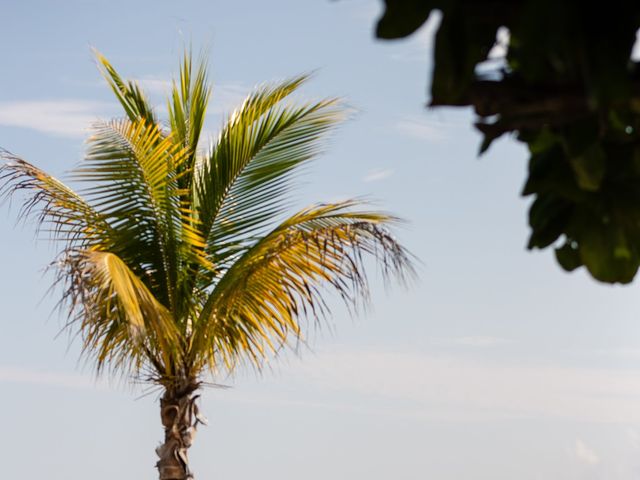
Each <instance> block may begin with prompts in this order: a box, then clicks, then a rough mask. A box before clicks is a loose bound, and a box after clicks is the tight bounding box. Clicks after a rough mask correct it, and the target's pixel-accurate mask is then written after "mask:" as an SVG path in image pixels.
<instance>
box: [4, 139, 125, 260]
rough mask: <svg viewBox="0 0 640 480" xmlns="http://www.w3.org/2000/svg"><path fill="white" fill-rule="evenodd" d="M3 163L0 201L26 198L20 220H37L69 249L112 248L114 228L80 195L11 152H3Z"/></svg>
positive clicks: (41, 226) (46, 231) (41, 227)
mask: <svg viewBox="0 0 640 480" xmlns="http://www.w3.org/2000/svg"><path fill="white" fill-rule="evenodd" d="M0 159H2V160H3V161H4V162H5V163H3V164H2V165H0V197H5V198H10V197H13V195H14V194H16V193H19V192H20V193H24V194H25V198H24V201H23V203H22V208H21V210H20V213H19V217H20V218H27V217H29V216H34V217H35V219H36V220H37V222H38V227H39V228H40V229H42V230H44V231H45V233H49V234H50V235H51V236H52V238H53V239H55V240H60V241H62V242H64V243H66V244H67V247H79V246H83V247H88V246H94V247H95V246H98V245H101V246H103V247H108V246H109V243H110V240H112V238H111V237H112V230H111V227H110V226H109V224H108V223H107V222H106V221H105V219H104V218H103V217H102V216H101V215H100V214H99V213H98V212H97V211H96V210H95V209H94V208H93V207H92V206H91V205H89V203H87V202H86V201H85V200H84V199H83V198H82V197H81V196H80V195H78V194H77V193H76V192H74V191H73V190H72V189H71V188H69V187H68V186H66V185H65V184H64V183H62V182H61V181H60V180H58V179H56V178H55V177H53V176H51V175H49V174H47V173H45V172H43V171H42V170H40V169H39V168H37V167H35V166H33V165H31V164H30V163H28V162H26V161H25V160H22V159H21V158H19V157H16V156H15V155H12V154H11V153H9V152H7V151H0Z"/></svg>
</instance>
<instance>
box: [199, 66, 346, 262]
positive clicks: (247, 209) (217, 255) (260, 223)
mask: <svg viewBox="0 0 640 480" xmlns="http://www.w3.org/2000/svg"><path fill="white" fill-rule="evenodd" d="M305 78H306V77H298V78H296V79H293V80H290V81H288V82H284V83H282V84H280V85H277V86H274V87H264V88H261V89H258V90H257V91H256V92H254V93H253V94H251V95H250V96H249V97H248V98H247V100H246V101H245V103H244V104H243V105H242V107H240V108H239V109H238V110H237V111H236V112H234V114H233V115H232V117H231V119H230V120H229V123H228V124H227V125H226V126H225V127H224V128H223V130H222V132H221V134H220V136H219V139H218V141H217V143H216V144H215V145H214V146H213V148H212V151H211V154H210V156H209V157H208V158H206V159H204V160H203V161H202V162H201V163H200V164H198V167H199V168H198V171H197V172H196V178H195V184H194V186H195V189H196V195H195V204H196V207H197V211H198V213H199V215H200V222H201V225H202V228H203V236H205V238H207V244H208V248H209V252H210V253H211V255H212V256H213V260H214V262H217V263H218V264H224V263H225V262H226V261H227V259H228V257H229V256H230V255H231V254H232V253H233V254H236V253H237V250H238V248H239V247H242V246H246V245H247V244H248V243H249V242H250V241H251V238H252V236H254V235H255V234H257V233H259V232H261V231H264V228H265V227H266V226H267V225H269V223H270V222H272V221H273V220H274V219H276V218H277V217H278V216H279V215H281V214H282V212H283V207H285V206H286V205H287V201H288V200H289V197H288V196H287V192H288V191H289V189H290V184H291V180H292V178H293V175H294V174H295V171H296V167H298V166H300V165H301V164H304V163H305V162H306V161H308V160H310V159H311V158H313V157H314V156H315V155H316V154H317V153H318V152H319V151H320V149H321V147H322V142H320V140H321V138H322V137H323V136H324V135H325V134H326V133H327V131H329V130H330V129H332V128H333V127H335V126H336V125H337V123H339V122H340V121H341V120H342V119H343V118H344V109H343V108H342V107H341V105H340V103H339V102H338V101H337V100H324V101H321V102H318V103H313V104H308V105H303V106H291V105H285V106H281V105H280V104H279V102H281V100H282V99H284V98H285V97H286V96H287V95H289V94H290V93H291V92H293V91H294V90H295V89H296V88H297V87H298V86H299V85H300V84H301V83H302V82H303V81H304V80H305Z"/></svg>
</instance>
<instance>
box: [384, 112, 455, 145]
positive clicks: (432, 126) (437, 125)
mask: <svg viewBox="0 0 640 480" xmlns="http://www.w3.org/2000/svg"><path fill="white" fill-rule="evenodd" d="M452 126H453V125H451V124H447V123H444V122H440V121H437V120H434V119H431V118H427V117H426V115H425V116H418V115H415V116H410V117H404V118H402V119H400V120H399V121H398V122H396V124H395V128H396V130H397V131H398V132H400V133H401V134H403V135H406V136H408V137H412V138H416V139H419V140H427V141H429V142H442V141H443V140H445V139H446V138H447V136H448V135H447V130H448V129H450V128H451V127H452Z"/></svg>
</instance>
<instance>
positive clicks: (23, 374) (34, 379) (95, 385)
mask: <svg viewBox="0 0 640 480" xmlns="http://www.w3.org/2000/svg"><path fill="white" fill-rule="evenodd" d="M0 383H21V384H31V385H40V386H52V387H62V388H71V389H92V390H95V389H103V388H106V387H105V385H104V384H102V383H99V382H96V381H95V380H93V379H92V378H91V377H88V376H85V375H80V374H73V373H61V372H50V371H44V370H36V369H28V368H22V367H7V366H0Z"/></svg>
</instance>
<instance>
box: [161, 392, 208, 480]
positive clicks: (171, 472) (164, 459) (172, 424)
mask: <svg viewBox="0 0 640 480" xmlns="http://www.w3.org/2000/svg"><path fill="white" fill-rule="evenodd" d="M198 397H199V395H192V392H191V391H189V392H188V393H184V394H175V393H173V392H169V391H167V392H165V394H164V395H163V396H162V398H161V399H160V417H161V419H162V425H163V427H164V443H163V444H162V445H160V446H159V447H158V448H156V454H157V455H158V457H160V460H158V462H157V463H156V467H157V468H158V472H159V474H160V480H190V479H193V478H194V477H193V473H192V472H191V471H190V470H189V459H188V457H187V450H188V449H189V447H190V446H191V445H192V444H193V440H194V437H195V434H196V428H197V426H198V423H203V424H206V419H205V418H204V417H203V416H202V415H200V413H199V411H198V406H197V405H196V400H197V399H198Z"/></svg>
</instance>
